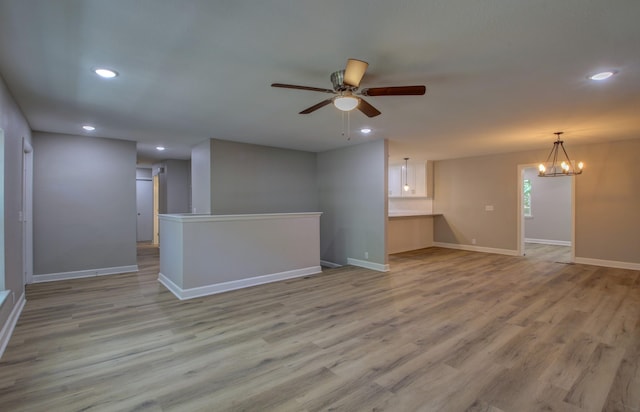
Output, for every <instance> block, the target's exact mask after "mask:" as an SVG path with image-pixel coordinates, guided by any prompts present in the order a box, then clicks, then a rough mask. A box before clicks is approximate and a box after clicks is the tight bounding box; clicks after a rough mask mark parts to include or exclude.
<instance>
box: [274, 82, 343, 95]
mask: <svg viewBox="0 0 640 412" xmlns="http://www.w3.org/2000/svg"><path fill="white" fill-rule="evenodd" d="M271 87H281V88H283V89H296V90H310V91H312V92H322V93H331V94H335V93H336V92H335V91H333V90H331V89H321V88H319V87H309V86H297V85H295V84H284V83H272V84H271Z"/></svg>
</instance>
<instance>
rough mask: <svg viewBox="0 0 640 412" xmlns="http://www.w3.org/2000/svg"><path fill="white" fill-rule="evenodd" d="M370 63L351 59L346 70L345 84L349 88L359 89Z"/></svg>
mask: <svg viewBox="0 0 640 412" xmlns="http://www.w3.org/2000/svg"><path fill="white" fill-rule="evenodd" d="M367 67H369V63H367V62H363V61H362V60H356V59H349V60H348V61H347V67H346V68H345V69H344V84H346V85H347V86H353V87H358V86H360V81H361V80H362V77H363V76H364V72H366V71H367Z"/></svg>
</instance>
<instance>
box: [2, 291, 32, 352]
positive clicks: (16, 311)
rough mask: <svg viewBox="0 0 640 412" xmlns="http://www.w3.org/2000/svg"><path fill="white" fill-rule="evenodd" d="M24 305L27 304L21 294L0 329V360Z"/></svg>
mask: <svg viewBox="0 0 640 412" xmlns="http://www.w3.org/2000/svg"><path fill="white" fill-rule="evenodd" d="M25 303H27V301H26V300H25V298H24V293H23V294H22V295H21V296H20V297H19V298H18V302H16V304H15V305H14V306H13V310H12V311H11V313H10V314H9V317H8V318H7V321H6V322H5V324H4V326H3V327H2V330H0V358H2V355H3V354H4V350H5V349H6V348H7V345H8V344H9V339H11V335H13V330H14V329H15V327H16V323H18V319H19V318H20V314H21V313H22V309H23V308H24V304H25Z"/></svg>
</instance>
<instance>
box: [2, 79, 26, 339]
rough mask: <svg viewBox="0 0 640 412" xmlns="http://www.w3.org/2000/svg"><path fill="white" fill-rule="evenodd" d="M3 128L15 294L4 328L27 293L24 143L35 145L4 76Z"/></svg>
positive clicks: (9, 282)
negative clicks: (21, 218)
mask: <svg viewBox="0 0 640 412" xmlns="http://www.w3.org/2000/svg"><path fill="white" fill-rule="evenodd" d="M0 129H2V130H3V131H4V216H3V219H4V237H5V242H4V263H5V264H4V287H5V289H7V290H11V291H12V292H13V294H12V296H10V297H9V298H8V299H7V301H5V303H4V304H3V305H2V307H0V329H1V328H2V327H3V326H4V324H5V322H6V320H7V318H8V316H9V314H10V313H11V311H12V310H13V307H14V303H15V302H16V301H17V300H18V298H19V297H20V296H22V295H23V293H24V275H23V262H22V260H23V250H22V248H23V246H22V244H23V236H22V223H21V222H20V221H18V214H19V212H20V210H21V209H22V152H23V150H22V140H23V139H26V140H27V142H31V129H30V127H29V124H28V123H27V120H26V119H25V117H24V116H23V114H22V112H21V111H20V108H19V107H18V105H17V104H16V102H15V100H14V99H13V97H12V96H11V93H10V92H9V90H8V89H7V87H6V84H5V82H4V80H3V79H2V78H1V77H0Z"/></svg>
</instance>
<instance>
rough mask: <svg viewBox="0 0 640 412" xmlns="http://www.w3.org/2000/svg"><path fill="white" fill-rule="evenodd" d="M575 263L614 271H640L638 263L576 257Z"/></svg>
mask: <svg viewBox="0 0 640 412" xmlns="http://www.w3.org/2000/svg"><path fill="white" fill-rule="evenodd" d="M575 263H580V264H583V265H594V266H605V267H609V268H616V269H629V270H640V263H633V262H620V261H618V260H603V259H591V258H581V257H576V259H575Z"/></svg>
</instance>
